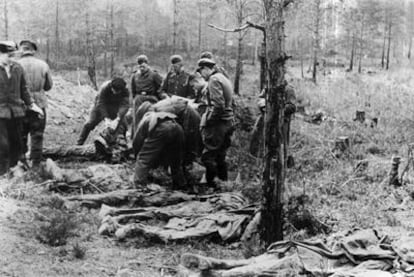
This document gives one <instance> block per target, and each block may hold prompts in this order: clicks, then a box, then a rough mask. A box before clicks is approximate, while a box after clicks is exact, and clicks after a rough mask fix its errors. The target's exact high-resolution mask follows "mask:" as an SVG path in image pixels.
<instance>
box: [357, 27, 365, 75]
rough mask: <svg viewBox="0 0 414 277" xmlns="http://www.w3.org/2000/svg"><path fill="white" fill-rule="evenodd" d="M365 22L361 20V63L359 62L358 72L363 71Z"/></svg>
mask: <svg viewBox="0 0 414 277" xmlns="http://www.w3.org/2000/svg"><path fill="white" fill-rule="evenodd" d="M363 39H364V22H363V21H362V22H361V36H360V40H359V63H358V73H361V72H362V54H363V49H364V41H363Z"/></svg>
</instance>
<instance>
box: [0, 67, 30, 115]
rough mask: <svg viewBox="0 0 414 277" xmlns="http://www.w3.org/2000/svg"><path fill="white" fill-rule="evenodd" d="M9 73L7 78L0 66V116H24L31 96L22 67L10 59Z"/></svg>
mask: <svg viewBox="0 0 414 277" xmlns="http://www.w3.org/2000/svg"><path fill="white" fill-rule="evenodd" d="M10 75H11V77H10V79H9V78H8V77H7V73H6V70H5V68H4V67H2V66H0V118H12V117H24V116H25V115H26V106H29V105H31V104H32V103H33V98H32V97H31V96H30V94H29V92H28V90H27V84H26V79H25V76H24V70H23V67H22V66H21V65H20V64H18V63H17V62H13V61H12V62H11V63H10Z"/></svg>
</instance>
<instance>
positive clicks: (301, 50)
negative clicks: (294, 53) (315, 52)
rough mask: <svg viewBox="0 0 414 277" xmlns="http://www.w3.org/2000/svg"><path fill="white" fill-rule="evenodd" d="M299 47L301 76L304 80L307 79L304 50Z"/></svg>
mask: <svg viewBox="0 0 414 277" xmlns="http://www.w3.org/2000/svg"><path fill="white" fill-rule="evenodd" d="M299 47H300V74H301V77H302V79H303V78H305V74H304V72H303V48H302V46H299Z"/></svg>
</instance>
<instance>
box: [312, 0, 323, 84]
mask: <svg viewBox="0 0 414 277" xmlns="http://www.w3.org/2000/svg"><path fill="white" fill-rule="evenodd" d="M321 6H322V3H321V0H315V2H314V9H315V18H314V24H313V25H314V26H313V64H312V81H313V82H314V83H316V75H317V70H318V53H319V51H320V48H321V46H320V40H321V34H320V29H321V20H322V7H321Z"/></svg>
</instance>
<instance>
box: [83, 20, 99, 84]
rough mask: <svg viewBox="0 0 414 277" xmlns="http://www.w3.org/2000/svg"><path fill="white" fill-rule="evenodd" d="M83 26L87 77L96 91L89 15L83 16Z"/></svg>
mask: <svg viewBox="0 0 414 277" xmlns="http://www.w3.org/2000/svg"><path fill="white" fill-rule="evenodd" d="M85 25H86V57H87V61H88V65H87V67H88V76H89V79H90V80H91V83H92V86H93V88H94V89H96V90H98V85H97V83H96V63H95V53H94V50H93V45H92V41H91V28H90V26H89V25H90V24H89V13H88V12H87V13H86V15H85Z"/></svg>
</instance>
